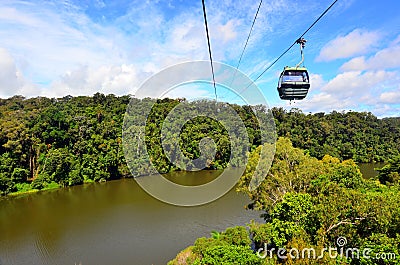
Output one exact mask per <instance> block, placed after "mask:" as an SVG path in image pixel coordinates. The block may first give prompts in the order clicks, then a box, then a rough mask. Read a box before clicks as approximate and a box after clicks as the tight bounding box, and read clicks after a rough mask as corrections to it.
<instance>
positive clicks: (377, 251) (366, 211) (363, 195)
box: [168, 137, 400, 265]
mask: <svg viewBox="0 0 400 265" xmlns="http://www.w3.org/2000/svg"><path fill="white" fill-rule="evenodd" d="M260 149H261V148H257V149H255V150H254V151H253V152H251V154H250V162H249V163H248V166H247V168H246V171H245V174H244V175H243V177H242V178H241V180H240V183H239V185H238V188H237V189H238V191H241V192H244V193H247V194H248V196H249V197H250V199H251V203H250V204H249V205H248V207H249V208H251V209H257V210H259V211H261V212H262V213H263V214H262V216H263V217H264V220H265V222H263V223H257V222H254V221H253V222H250V223H249V224H248V225H247V227H243V226H238V227H231V228H228V229H226V230H225V231H213V232H212V233H211V237H209V238H206V237H202V238H199V239H197V240H196V241H195V242H194V244H193V246H189V247H188V248H186V249H185V250H183V251H182V252H180V253H179V254H178V255H177V256H176V258H175V259H174V260H172V261H170V262H169V263H168V265H206V264H207V265H209V264H215V265H217V264H249V265H272V264H332V265H333V264H352V265H359V264H364V265H366V264H370V265H373V264H400V234H399V231H400V186H399V184H400V182H399V172H400V171H399V164H400V163H399V162H400V156H397V157H396V158H395V159H393V160H391V161H390V163H389V164H388V165H387V166H385V167H384V169H383V170H381V172H380V176H379V180H380V181H377V180H372V179H364V178H363V177H362V175H361V173H360V170H359V168H358V166H357V165H356V164H355V163H354V161H353V160H344V161H340V160H339V159H338V158H334V157H332V156H329V155H326V156H324V157H323V158H322V159H317V158H314V157H311V156H310V155H309V154H308V153H306V152H304V150H301V149H299V148H295V147H293V145H292V143H291V141H290V140H289V139H288V138H283V137H280V138H279V139H278V141H277V145H276V153H275V157H274V161H273V164H272V167H271V169H270V171H269V172H268V174H267V176H266V179H265V180H264V181H263V182H262V184H261V185H260V186H259V187H258V188H257V189H255V190H254V191H250V190H249V189H248V188H247V187H248V184H249V182H250V179H251V177H252V175H253V172H254V170H255V165H256V163H254V162H253V161H257V160H258V159H259V153H260ZM260 162H261V163H263V161H260Z"/></svg>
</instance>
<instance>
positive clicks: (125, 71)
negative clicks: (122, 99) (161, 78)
mask: <svg viewBox="0 0 400 265" xmlns="http://www.w3.org/2000/svg"><path fill="white" fill-rule="evenodd" d="M145 75H146V74H145V73H144V72H140V71H138V70H137V69H136V67H135V66H133V65H126V64H123V65H121V66H101V67H98V68H92V67H89V66H81V67H79V68H77V69H75V70H74V71H70V72H67V73H66V74H64V75H63V76H62V77H61V78H60V79H59V80H57V81H55V82H53V83H52V84H51V90H49V91H45V90H44V91H45V92H46V93H45V94H46V95H49V94H50V95H51V96H54V97H61V96H64V95H72V96H77V95H92V94H94V93H96V92H99V91H101V92H105V91H106V92H107V93H112V94H117V95H121V94H125V95H126V94H133V93H134V91H135V90H136V89H137V88H138V87H139V85H140V82H141V80H142V79H144V76H145Z"/></svg>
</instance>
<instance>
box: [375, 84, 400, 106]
mask: <svg viewBox="0 0 400 265" xmlns="http://www.w3.org/2000/svg"><path fill="white" fill-rule="evenodd" d="M379 101H380V102H382V103H387V104H400V87H399V88H398V89H397V90H396V91H390V92H384V93H382V94H381V95H380V96H379Z"/></svg>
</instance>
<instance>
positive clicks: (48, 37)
mask: <svg viewBox="0 0 400 265" xmlns="http://www.w3.org/2000/svg"><path fill="white" fill-rule="evenodd" d="M331 2H332V1H326V0H321V1H316V0H301V1H293V0H264V2H263V4H262V6H261V9H260V13H259V16H258V19H257V21H256V24H255V26H254V29H253V34H252V35H251V38H250V42H249V45H248V47H247V49H246V52H245V54H244V56H243V59H242V63H241V65H240V68H239V69H240V70H241V71H243V72H244V73H245V74H246V75H249V77H250V78H252V79H254V78H255V77H257V76H258V75H259V74H260V73H261V72H262V71H263V70H264V69H265V68H266V67H267V66H268V65H269V63H271V62H272V61H273V60H274V59H275V58H276V57H277V56H279V55H280V54H281V53H282V52H283V51H284V50H285V49H286V48H287V47H289V46H290V45H291V44H292V43H293V41H294V40H295V39H297V38H298V37H299V36H300V35H301V34H302V33H303V32H304V31H305V29H307V28H308V27H309V26H310V25H311V23H312V22H313V21H314V20H315V19H316V18H317V17H318V16H319V15H320V14H321V13H322V12H323V11H324V10H325V9H326V8H327V7H328V6H329V5H330V4H331ZM258 4H259V0H246V1H237V0H206V6H207V15H208V19H209V27H210V35H211V46H212V52H213V58H214V60H215V61H218V62H222V63H226V64H229V65H232V66H233V67H235V66H236V65H237V62H238V60H239V56H240V54H241V52H242V49H243V46H244V43H245V41H246V38H247V35H248V32H249V30H250V27H251V23H252V20H253V17H254V14H255V12H256V10H257V7H258ZM399 9H400V2H398V1H395V0H382V1H370V0H339V1H338V2H337V4H336V5H335V6H334V7H333V8H332V9H331V10H330V11H329V13H327V15H326V16H325V17H323V18H322V20H321V21H320V22H318V24H316V25H315V27H314V28H313V29H312V30H311V31H310V32H309V33H308V34H307V35H306V36H305V38H306V39H307V40H308V42H307V45H306V48H305V56H306V58H305V65H306V67H307V68H308V69H309V72H310V75H311V89H310V93H309V95H308V96H307V98H306V99H305V100H302V101H297V102H295V103H292V105H289V102H286V101H281V100H280V99H279V97H278V93H277V91H276V84H277V79H278V76H279V73H280V71H281V70H282V68H283V67H284V66H285V65H295V64H296V63H297V62H298V61H299V50H298V47H294V48H293V49H292V50H291V51H290V52H289V53H287V54H286V55H285V56H284V57H283V58H282V59H281V60H280V61H278V63H277V64H275V66H274V67H272V68H271V69H270V70H269V71H268V72H266V73H265V74H264V75H263V76H262V77H261V78H260V79H259V80H258V81H257V85H258V86H259V88H260V89H261V90H262V92H263V94H264V95H265V97H266V98H267V100H268V102H269V104H270V106H277V107H280V106H282V107H285V108H291V107H296V108H300V109H301V110H302V111H303V112H305V113H308V112H320V111H324V112H331V111H332V110H338V111H342V110H356V111H371V112H372V113H374V114H375V115H377V116H379V117H388V116H400V16H399V15H398V10H399ZM191 60H208V50H207V43H206V38H205V29H204V24H203V14H202V7H201V1H200V0H198V1H189V0H185V1H183V0H182V1H180V0H169V1H168V0H159V1H156V0H155V1H150V0H149V1H143V0H142V1H136V0H133V1H127V0H113V1H111V0H110V1H108V0H81V1H70V0H62V1H61V0H60V1H50V0H47V1H40V0H37V1H22V0H16V1H8V0H2V1H0V97H2V98H7V97H10V96H12V95H16V94H21V95H24V96H26V97H34V96H48V97H62V96H65V95H92V94H94V93H96V92H102V93H105V94H109V93H113V94H116V95H124V94H134V93H135V90H136V89H137V88H138V87H139V86H140V84H142V82H144V81H145V80H146V79H147V78H149V77H150V76H152V75H154V74H155V73H157V72H159V71H160V70H162V69H164V68H165V67H168V66H171V65H174V64H177V63H181V62H186V61H191ZM219 93H220V99H221V100H226V101H231V102H235V99H234V98H232V97H229V95H224V94H225V93H224V92H223V89H222V88H219ZM174 95H176V96H180V97H187V98H190V97H213V89H211V88H205V87H199V86H192V87H189V88H187V87H186V88H185V89H182V90H180V91H179V93H178V92H177V91H175V92H174Z"/></svg>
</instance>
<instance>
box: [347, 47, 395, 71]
mask: <svg viewBox="0 0 400 265" xmlns="http://www.w3.org/2000/svg"><path fill="white" fill-rule="evenodd" d="M396 67H400V45H396V46H394V47H388V48H386V49H383V50H380V51H379V52H377V53H376V54H375V55H373V56H372V57H370V58H366V57H365V56H361V57H356V58H353V59H351V60H350V61H348V62H346V63H345V64H343V65H342V67H341V68H340V69H341V70H342V71H359V70H375V69H390V68H396Z"/></svg>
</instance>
